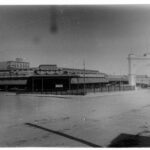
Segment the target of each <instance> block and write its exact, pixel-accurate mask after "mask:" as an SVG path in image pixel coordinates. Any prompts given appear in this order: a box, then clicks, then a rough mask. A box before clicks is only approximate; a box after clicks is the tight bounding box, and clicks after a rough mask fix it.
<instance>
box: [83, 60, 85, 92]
mask: <svg viewBox="0 0 150 150" xmlns="http://www.w3.org/2000/svg"><path fill="white" fill-rule="evenodd" d="M83 94H84V95H85V60H83Z"/></svg>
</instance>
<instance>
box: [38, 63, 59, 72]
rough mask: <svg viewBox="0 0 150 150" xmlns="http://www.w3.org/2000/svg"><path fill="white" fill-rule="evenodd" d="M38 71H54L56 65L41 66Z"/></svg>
mask: <svg viewBox="0 0 150 150" xmlns="http://www.w3.org/2000/svg"><path fill="white" fill-rule="evenodd" d="M39 69H40V70H44V71H56V70H57V65H55V64H54V65H53V64H50V65H49V64H42V65H39Z"/></svg>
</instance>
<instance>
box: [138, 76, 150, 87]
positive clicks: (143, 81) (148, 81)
mask: <svg viewBox="0 0 150 150" xmlns="http://www.w3.org/2000/svg"><path fill="white" fill-rule="evenodd" d="M136 85H137V86H138V87H149V86H150V77H149V76H147V75H136Z"/></svg>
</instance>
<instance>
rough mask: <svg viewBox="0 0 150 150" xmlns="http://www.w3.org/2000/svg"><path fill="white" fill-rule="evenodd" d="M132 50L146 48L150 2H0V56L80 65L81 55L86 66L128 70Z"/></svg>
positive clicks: (149, 46) (148, 46) (139, 51)
mask: <svg viewBox="0 0 150 150" xmlns="http://www.w3.org/2000/svg"><path fill="white" fill-rule="evenodd" d="M131 49H132V52H134V53H136V54H139V55H140V54H141V55H142V54H143V53H145V52H150V5H146V6H143V5H139V6H136V5H132V6H131V5H123V6H120V5H117V6H102V5H99V6H57V7H50V6H0V61H4V60H13V59H15V58H16V57H22V58H25V60H26V61H29V62H30V63H31V66H38V65H39V64H58V66H62V67H73V68H83V60H85V64H86V68H88V69H97V70H99V71H101V72H105V73H111V74H127V73H128V63H127V55H128V53H129V52H131ZM144 68H145V69H143V72H147V71H148V69H149V70H150V68H148V67H144ZM141 70H142V69H141V68H140V71H141ZM140 71H137V72H140Z"/></svg>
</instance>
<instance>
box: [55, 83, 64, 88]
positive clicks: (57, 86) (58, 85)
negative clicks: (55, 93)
mask: <svg viewBox="0 0 150 150" xmlns="http://www.w3.org/2000/svg"><path fill="white" fill-rule="evenodd" d="M55 87H56V88H63V84H56V85H55Z"/></svg>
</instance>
